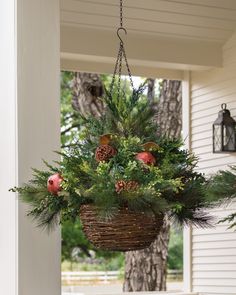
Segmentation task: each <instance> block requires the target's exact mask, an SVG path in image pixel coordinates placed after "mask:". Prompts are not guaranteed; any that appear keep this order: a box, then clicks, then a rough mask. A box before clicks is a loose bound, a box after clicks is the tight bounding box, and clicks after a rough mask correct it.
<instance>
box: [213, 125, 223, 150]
mask: <svg viewBox="0 0 236 295" xmlns="http://www.w3.org/2000/svg"><path fill="white" fill-rule="evenodd" d="M214 151H215V152H220V151H222V126H221V125H214Z"/></svg>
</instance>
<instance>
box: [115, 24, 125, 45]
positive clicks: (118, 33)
mask: <svg viewBox="0 0 236 295" xmlns="http://www.w3.org/2000/svg"><path fill="white" fill-rule="evenodd" d="M121 30H122V31H124V32H125V34H126V35H127V31H126V29H125V28H123V27H119V28H118V29H117V31H116V34H117V36H118V38H119V39H120V43H121V44H122V45H123V44H124V41H123V40H122V39H121V36H120V31H121Z"/></svg>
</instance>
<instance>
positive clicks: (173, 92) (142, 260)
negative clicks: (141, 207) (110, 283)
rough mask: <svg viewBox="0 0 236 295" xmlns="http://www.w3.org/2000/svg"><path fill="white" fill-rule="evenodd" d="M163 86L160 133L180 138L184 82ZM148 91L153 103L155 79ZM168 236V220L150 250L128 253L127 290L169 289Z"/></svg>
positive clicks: (125, 287)
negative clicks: (167, 277)
mask: <svg viewBox="0 0 236 295" xmlns="http://www.w3.org/2000/svg"><path fill="white" fill-rule="evenodd" d="M161 86H162V88H161V93H160V98H159V101H158V104H157V115H156V116H155V120H156V121H157V123H158V125H159V126H160V129H159V131H158V132H159V133H161V134H166V135H167V136H170V137H180V135H181V130H182V112H181V110H182V93H181V82H180V81H171V80H164V81H163V82H162V85H161ZM148 88H149V89H148V98H149V99H150V100H152V101H153V99H154V88H155V80H153V79H149V81H148ZM169 235H170V222H169V220H168V219H167V217H165V220H164V223H163V226H162V229H161V231H160V233H159V235H158V236H157V239H156V240H155V241H154V243H153V244H152V245H151V246H150V247H149V248H146V249H144V250H140V251H130V252H127V253H126V254H125V280H124V285H123V290H124V291H126V292H130V291H165V290H166V276H167V257H168V243H169Z"/></svg>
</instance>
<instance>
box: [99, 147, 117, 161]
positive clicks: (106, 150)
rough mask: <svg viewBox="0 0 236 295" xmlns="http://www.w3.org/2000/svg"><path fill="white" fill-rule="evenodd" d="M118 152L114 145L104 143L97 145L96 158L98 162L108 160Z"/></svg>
mask: <svg viewBox="0 0 236 295" xmlns="http://www.w3.org/2000/svg"><path fill="white" fill-rule="evenodd" d="M116 153H117V152H116V150H115V149H114V148H113V147H112V146H110V145H108V144H104V145H100V146H99V147H97V149H96V152H95V158H96V160H97V162H101V161H108V160H109V159H110V158H112V157H113V156H115V154H116Z"/></svg>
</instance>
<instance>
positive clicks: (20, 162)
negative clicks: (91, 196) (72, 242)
mask: <svg viewBox="0 0 236 295" xmlns="http://www.w3.org/2000/svg"><path fill="white" fill-rule="evenodd" d="M59 28H60V26H59V0H50V1H49V0H7V1H4V0H2V1H0V40H1V41H0V42H1V46H0V69H1V70H0V102H1V104H0V135H1V146H0V163H1V170H0V199H1V202H0V208H1V213H0V294H2V295H59V294H60V232H59V229H58V230H56V231H55V232H53V233H52V234H51V235H50V236H49V235H48V234H47V233H44V232H42V231H41V230H38V229H36V227H35V225H32V223H31V222H30V220H29V219H28V218H26V217H25V214H26V212H25V209H26V206H25V205H22V204H21V203H18V201H17V199H16V196H15V195H14V194H13V193H9V192H8V189H9V188H10V187H12V186H14V185H18V184H22V183H23V182H25V181H27V180H28V179H29V178H30V177H31V169H30V168H31V167H38V168H41V167H42V162H41V159H42V158H43V159H45V160H48V161H50V160H52V159H53V158H55V155H54V154H53V153H52V151H53V150H58V149H59V147H60V133H59V132H60V108H59V103H60V100H59V89H60V80H59V73H60V65H59V62H60V55H59V35H60V32H59V31H60V29H59Z"/></svg>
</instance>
